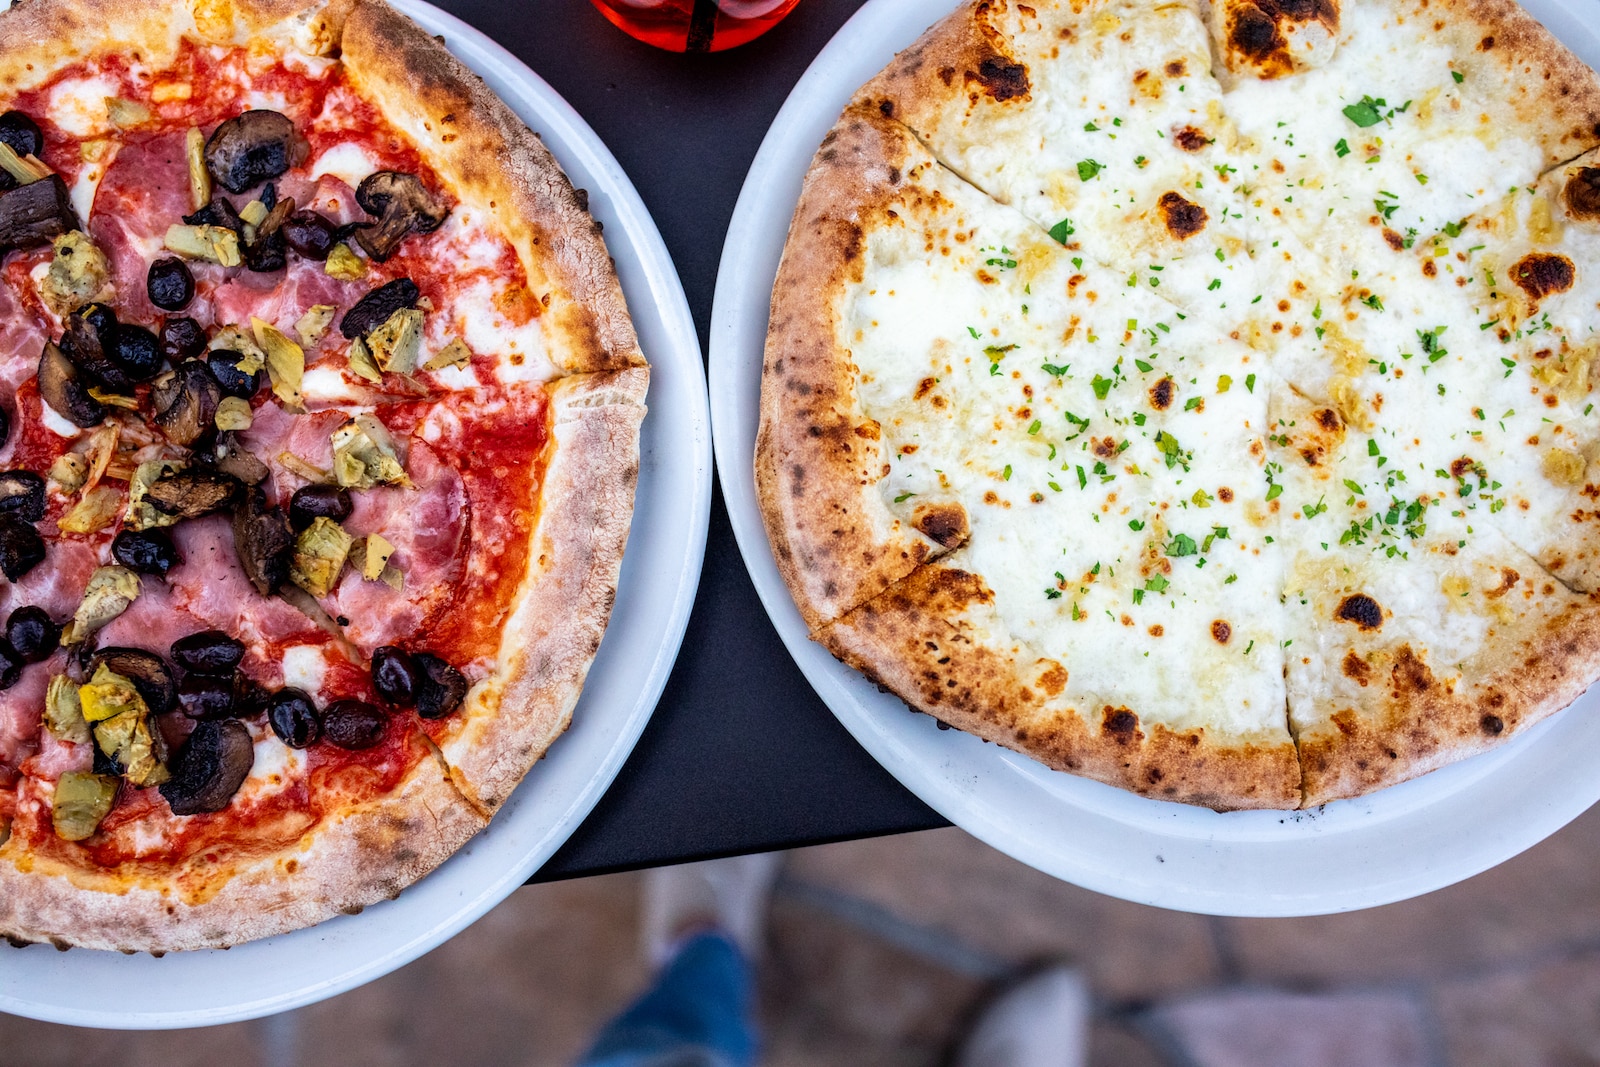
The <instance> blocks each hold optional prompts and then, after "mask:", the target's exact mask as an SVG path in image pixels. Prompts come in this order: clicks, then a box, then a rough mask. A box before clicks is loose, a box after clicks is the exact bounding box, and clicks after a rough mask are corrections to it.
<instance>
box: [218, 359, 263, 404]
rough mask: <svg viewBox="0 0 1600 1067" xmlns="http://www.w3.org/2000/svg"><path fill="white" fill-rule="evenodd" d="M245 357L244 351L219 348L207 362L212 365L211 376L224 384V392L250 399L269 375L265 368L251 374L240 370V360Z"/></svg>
mask: <svg viewBox="0 0 1600 1067" xmlns="http://www.w3.org/2000/svg"><path fill="white" fill-rule="evenodd" d="M244 358H245V355H244V353H243V352H235V351H234V350H233V349H231V348H219V349H217V350H216V351H215V352H212V353H211V354H210V355H209V356H207V357H206V363H207V365H209V366H210V367H211V376H212V377H213V378H215V379H216V380H217V384H219V385H221V386H222V391H223V392H224V393H226V394H227V395H228V396H236V397H238V398H239V399H241V400H249V399H250V398H251V397H253V396H255V395H256V393H258V392H259V391H260V390H261V386H262V385H263V384H264V383H265V381H266V377H267V375H266V371H265V370H257V371H252V372H251V373H249V374H246V373H245V372H244V371H242V370H240V369H239V361H240V360H242V359H244Z"/></svg>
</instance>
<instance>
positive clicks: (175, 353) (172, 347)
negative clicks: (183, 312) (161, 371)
mask: <svg viewBox="0 0 1600 1067" xmlns="http://www.w3.org/2000/svg"><path fill="white" fill-rule="evenodd" d="M205 350H206V331H205V330H204V329H203V328H202V327H201V325H200V324H199V323H198V322H196V321H194V320H193V319H168V320H167V321H166V322H164V323H162V325H161V354H162V355H163V356H166V357H167V360H168V361H169V362H170V363H172V364H173V365H174V366H176V365H177V364H179V363H182V362H183V361H184V360H186V359H193V358H195V357H196V356H198V355H199V354H200V353H202V352H204V351H205Z"/></svg>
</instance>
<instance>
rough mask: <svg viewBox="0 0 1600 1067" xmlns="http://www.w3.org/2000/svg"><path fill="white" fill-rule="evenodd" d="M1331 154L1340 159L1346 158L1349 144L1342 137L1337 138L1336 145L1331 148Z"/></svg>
mask: <svg viewBox="0 0 1600 1067" xmlns="http://www.w3.org/2000/svg"><path fill="white" fill-rule="evenodd" d="M1333 153H1334V155H1336V156H1338V157H1339V158H1340V159H1343V158H1344V157H1345V156H1348V155H1349V154H1350V142H1349V141H1346V140H1345V139H1344V138H1343V137H1341V138H1339V140H1338V143H1337V144H1335V145H1334V146H1333Z"/></svg>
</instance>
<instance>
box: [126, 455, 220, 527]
mask: <svg viewBox="0 0 1600 1067" xmlns="http://www.w3.org/2000/svg"><path fill="white" fill-rule="evenodd" d="M239 489H240V486H239V480H238V479H237V478H235V477H233V476H232V475H231V474H223V473H222V472H221V471H214V470H207V469H206V468H204V467H189V468H187V469H185V470H181V471H174V472H172V473H171V474H165V475H163V476H161V477H160V478H157V479H156V480H155V481H153V482H151V483H150V488H149V489H147V490H145V494H144V499H145V500H146V501H147V502H148V503H149V504H150V505H151V506H152V507H154V508H155V509H156V510H157V511H160V512H162V513H163V514H166V515H172V516H175V517H176V518H178V519H179V520H183V519H197V518H199V517H200V516H202V515H209V514H211V513H212V512H213V511H221V510H222V509H223V508H226V507H227V506H228V505H230V504H232V503H233V502H234V500H236V499H237V498H238V495H239Z"/></svg>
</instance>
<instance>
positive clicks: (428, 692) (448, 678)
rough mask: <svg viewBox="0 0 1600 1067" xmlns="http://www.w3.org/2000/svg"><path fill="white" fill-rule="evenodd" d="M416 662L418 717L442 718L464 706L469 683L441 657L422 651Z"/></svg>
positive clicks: (417, 655)
mask: <svg viewBox="0 0 1600 1067" xmlns="http://www.w3.org/2000/svg"><path fill="white" fill-rule="evenodd" d="M415 659H416V661H417V671H418V674H417V681H416V692H417V714H418V715H421V716H422V717H423V718H424V719H442V718H444V717H445V716H446V715H448V714H450V713H451V712H452V711H455V710H456V708H458V707H460V706H461V700H462V698H463V697H465V696H466V695H467V680H466V679H465V678H463V677H462V676H461V672H460V671H458V670H456V669H455V668H454V667H452V666H450V664H448V663H446V662H445V661H444V660H442V659H440V658H439V657H438V656H435V655H432V654H430V653H427V652H418V653H417V654H416V656H415Z"/></svg>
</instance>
